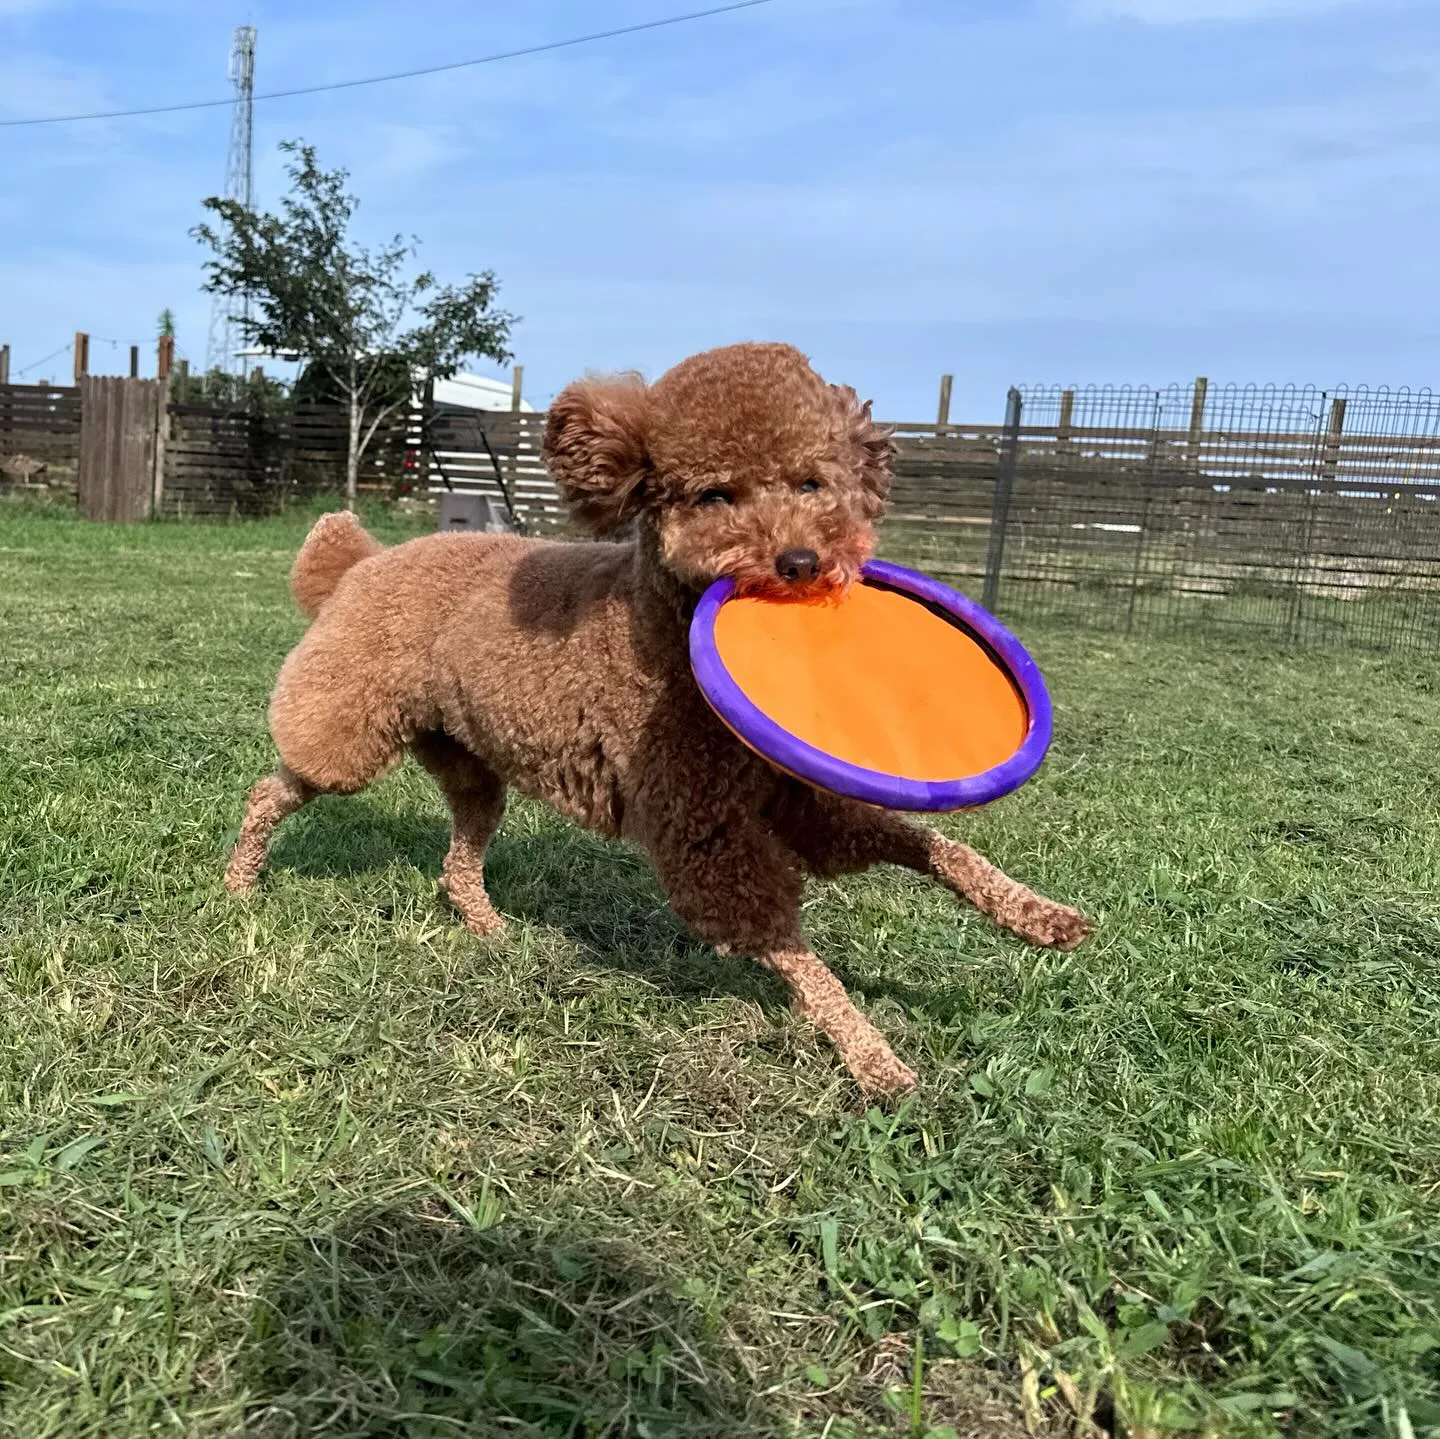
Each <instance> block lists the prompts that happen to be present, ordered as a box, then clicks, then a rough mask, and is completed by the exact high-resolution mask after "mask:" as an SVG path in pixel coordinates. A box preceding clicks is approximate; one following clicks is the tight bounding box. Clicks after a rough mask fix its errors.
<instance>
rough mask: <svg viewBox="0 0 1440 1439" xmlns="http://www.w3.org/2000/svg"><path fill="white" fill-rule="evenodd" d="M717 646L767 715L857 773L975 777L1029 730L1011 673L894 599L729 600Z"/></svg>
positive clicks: (910, 602) (878, 594)
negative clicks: (852, 766) (851, 766)
mask: <svg viewBox="0 0 1440 1439" xmlns="http://www.w3.org/2000/svg"><path fill="white" fill-rule="evenodd" d="M715 647H716V649H717V650H718V651H719V654H720V659H721V661H722V663H723V664H724V666H725V668H726V669H727V670H728V671H729V672H730V676H731V678H732V679H733V680H734V681H735V683H736V684H737V685H739V687H740V688H741V690H743V691H744V693H745V695H746V697H747V698H748V699H749V700H750V702H751V703H752V704H754V705H755V706H756V707H757V708H759V709H760V710H761V711H763V712H764V713H765V714H766V715H767V716H769V718H770V719H772V720H774V722H775V723H776V724H778V725H779V726H780V727H781V728H782V729H784V730H787V731H789V733H790V734H792V735H794V736H795V738H796V739H800V740H804V741H805V743H806V744H809V745H813V746H814V747H815V748H816V749H818V750H823V751H824V752H825V753H826V754H829V755H833V756H834V757H835V758H836V759H839V760H843V761H845V762H846V763H847V764H852V765H858V766H860V767H862V768H864V769H870V770H877V771H879V772H880V773H881V774H888V775H895V776H898V777H900V778H903V779H909V780H922V781H930V782H939V781H946V780H957V779H968V778H971V777H972V776H974V775H978V774H983V773H984V772H985V771H986V770H988V769H993V768H994V767H995V766H996V765H998V764H1001V763H1003V762H1004V761H1005V760H1007V759H1009V758H1010V757H1011V756H1012V755H1013V754H1014V753H1015V752H1016V750H1018V749H1019V748H1020V746H1021V744H1022V743H1023V742H1024V739H1025V732H1026V729H1027V728H1028V725H1029V716H1028V715H1027V713H1026V710H1025V703H1024V701H1023V700H1022V699H1021V697H1020V694H1019V692H1018V691H1017V689H1016V687H1015V685H1014V683H1013V682H1012V680H1011V679H1010V677H1009V675H1007V674H1006V673H1005V671H1004V670H1003V669H1002V668H1001V667H1000V665H999V664H997V663H996V661H995V660H994V659H993V658H992V657H991V656H990V653H989V652H988V651H987V650H986V649H985V648H984V647H983V646H982V645H980V644H979V643H977V641H975V640H974V639H972V638H971V637H970V635H968V634H967V633H966V632H965V631H964V630H963V629H961V628H960V627H959V625H958V624H951V623H949V622H948V621H946V620H945V619H942V618H941V617H940V616H939V615H937V614H935V613H933V612H932V611H931V610H930V609H928V608H927V607H926V606H925V605H924V604H922V603H920V602H918V601H916V600H914V599H910V598H908V597H907V596H905V595H902V594H898V593H896V592H895V591H893V590H887V589H879V588H876V587H875V586H873V585H867V584H858V585H852V586H851V588H850V589H849V590H848V591H847V592H846V594H845V595H844V596H843V597H842V598H841V599H839V600H834V599H830V600H824V601H819V602H816V603H811V604H806V603H797V602H793V601H791V602H788V603H787V602H785V601H776V600H764V599H758V598H746V599H735V600H731V601H730V602H729V603H728V604H725V605H722V606H721V607H720V611H719V613H718V614H717V615H716V617H715Z"/></svg>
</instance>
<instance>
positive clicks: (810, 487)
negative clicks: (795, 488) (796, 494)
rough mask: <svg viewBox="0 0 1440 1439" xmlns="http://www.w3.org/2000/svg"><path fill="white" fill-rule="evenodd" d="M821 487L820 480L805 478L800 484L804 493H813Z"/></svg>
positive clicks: (801, 491)
mask: <svg viewBox="0 0 1440 1439" xmlns="http://www.w3.org/2000/svg"><path fill="white" fill-rule="evenodd" d="M819 488H820V481H819V480H805V481H803V482H802V483H801V485H800V493H801V494H802V495H813V494H814V493H815V492H816V491H817V490H818V489H819Z"/></svg>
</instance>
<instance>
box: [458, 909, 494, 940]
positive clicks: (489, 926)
mask: <svg viewBox="0 0 1440 1439" xmlns="http://www.w3.org/2000/svg"><path fill="white" fill-rule="evenodd" d="M460 918H461V919H462V920H463V921H464V923H465V928H466V929H468V930H469V931H470V933H471V934H473V935H474V936H475V938H476V939H499V938H500V937H501V935H503V934H504V933H505V921H504V920H503V919H501V918H500V916H499V915H498V914H496V913H495V912H494V911H493V910H492V911H491V912H490V913H489V914H462V915H461V916H460Z"/></svg>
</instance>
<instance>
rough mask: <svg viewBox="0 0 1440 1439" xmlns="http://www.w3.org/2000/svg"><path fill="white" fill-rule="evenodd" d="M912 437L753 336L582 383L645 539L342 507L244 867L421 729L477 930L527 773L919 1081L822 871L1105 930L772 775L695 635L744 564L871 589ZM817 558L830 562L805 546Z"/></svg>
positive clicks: (886, 1084) (759, 589)
mask: <svg viewBox="0 0 1440 1439" xmlns="http://www.w3.org/2000/svg"><path fill="white" fill-rule="evenodd" d="M891 455H892V445H891V441H890V437H889V434H888V433H887V432H886V431H885V430H884V429H882V428H881V427H879V426H877V425H876V424H875V423H874V422H873V421H872V420H871V418H870V410H869V406H868V405H862V404H860V402H859V401H858V400H857V398H856V396H855V393H854V391H853V390H849V389H846V388H844V387H840V386H831V385H827V384H826V383H825V382H824V381H823V380H822V379H821V378H820V377H819V376H818V375H817V374H816V373H815V372H814V371H813V370H812V369H811V368H810V367H809V365H808V363H807V362H806V361H805V359H804V357H803V356H802V355H800V354H799V353H797V352H796V351H795V350H792V349H791V348H789V347H788V346H784V345H737V346H732V347H730V348H727V349H721V350H713V351H710V352H708V353H706V354H703V355H698V356H695V357H694V358H692V359H690V360H687V361H685V362H684V363H683V364H681V365H679V366H677V367H676V368H675V369H674V370H671V371H670V372H669V373H668V374H666V375H664V376H663V377H662V378H661V379H660V380H658V381H657V382H656V383H655V384H653V385H649V386H647V385H645V384H644V383H643V382H642V381H640V380H639V379H638V378H634V377H621V378H619V379H599V380H588V381H584V382H581V383H579V384H576V385H572V386H571V387H570V388H569V389H567V390H565V391H564V392H563V393H562V394H561V395H559V396H558V397H557V399H556V401H555V403H554V405H553V407H552V408H551V411H550V416H549V420H548V426H547V432H546V439H545V458H546V462H547V463H548V465H549V467H550V470H551V473H552V474H553V475H554V477H555V480H556V482H557V484H558V485H559V486H560V489H561V492H562V493H563V495H564V496H565V498H566V501H567V502H568V504H569V505H570V507H571V511H572V513H573V515H574V516H575V517H576V518H577V519H578V520H579V521H580V522H581V523H583V524H584V525H586V526H587V527H588V528H589V529H590V530H591V531H592V532H593V533H595V534H597V535H608V534H613V533H616V532H618V531H620V530H623V529H625V528H626V527H627V526H631V527H633V530H634V535H633V537H632V538H631V539H630V540H629V541H628V542H627V543H624V544H615V543H581V544H559V543H547V542H542V541H533V540H522V539H518V538H515V537H512V536H493V535H473V534H469V535H465V534H441V535H431V536H427V537H425V538H423V539H418V540H412V541H410V542H409V543H408V544H404V545H400V546H398V547H396V548H393V549H383V548H381V547H380V546H378V545H377V544H376V543H375V542H374V541H373V540H372V539H370V537H369V536H368V535H366V534H365V533H364V531H363V530H361V529H360V528H359V526H358V525H356V524H355V522H354V520H353V519H352V518H350V517H349V516H327V517H326V518H325V519H323V520H321V521H320V522H319V523H318V524H317V525H316V527H315V528H314V530H312V531H311V534H310V536H309V538H308V539H307V540H306V542H305V545H304V546H303V547H302V549H301V551H300V554H299V556H298V558H297V560H296V564H295V572H294V578H293V585H294V589H295V594H296V598H297V600H299V602H300V603H301V605H302V607H304V608H305V609H306V610H307V611H309V612H312V613H315V614H316V619H315V622H314V624H313V625H312V626H311V627H310V629H309V631H308V632H307V633H306V634H305V636H304V638H303V639H302V640H301V641H300V643H299V644H298V645H297V646H296V648H295V649H294V650H293V651H292V652H291V654H290V656H289V657H288V658H287V659H286V661H285V663H284V665H283V667H282V668H281V671H280V677H279V680H278V682H277V684H276V688H275V693H274V696H273V699H272V701H271V708H270V725H271V731H272V733H273V735H274V737H275V741H276V745H277V747H278V749H279V751H280V756H281V759H282V762H283V763H282V765H281V768H280V769H279V771H277V773H276V774H275V775H273V776H271V777H270V778H269V779H266V780H262V781H261V782H260V783H259V784H258V785H257V786H256V788H255V789H254V790H253V791H252V793H251V796H250V801H249V805H248V808H247V812H246V817H245V822H244V825H243V826H242V830H241V836H240V840H239V843H238V844H237V846H236V849H235V853H234V855H233V857H232V859H231V862H230V866H229V869H228V870H227V873H226V883H227V885H228V886H229V887H230V888H231V889H232V890H234V891H236V892H243V891H246V890H248V889H250V888H252V887H253V885H254V883H255V880H256V877H257V875H258V873H259V871H260V868H261V866H262V864H263V861H264V855H265V850H266V846H267V845H268V843H269V840H270V836H271V834H272V833H273V831H274V829H275V826H276V825H277V824H278V823H279V822H280V820H281V819H283V818H284V817H285V815H286V814H289V813H292V812H293V811H294V810H296V809H298V808H299V807H300V806H301V805H303V804H305V803H306V802H307V801H308V799H310V798H311V797H312V796H313V795H315V794H318V793H336V794H353V793H355V792H356V791H358V790H360V789H363V788H364V787H365V786H366V785H368V784H370V783H371V782H372V781H373V780H375V779H376V778H377V777H378V776H379V775H380V774H382V773H383V772H384V771H385V770H386V769H387V768H389V767H390V766H391V765H393V764H394V763H395V762H396V761H397V760H398V759H399V758H400V756H401V755H402V754H403V752H404V751H405V750H406V748H409V749H410V750H411V751H412V752H413V753H414V754H415V756H416V758H417V759H418V760H419V761H420V763H421V764H423V765H424V766H425V767H426V769H427V770H429V772H430V773H431V774H432V775H433V776H434V778H435V780H436V782H437V783H438V784H439V786H440V789H441V791H442V792H443V793H444V795H445V798H446V800H447V802H448V804H449V806H450V810H451V816H452V822H453V838H452V842H451V848H450V853H449V855H448V856H447V857H446V861H445V870H444V881H445V886H446V889H447V891H448V893H449V895H450V897H451V899H452V901H453V902H454V904H455V906H456V908H457V909H458V910H459V912H460V914H461V915H462V917H463V918H464V920H465V923H466V924H467V925H468V926H469V927H470V929H471V930H473V931H474V932H475V933H476V934H479V935H491V934H494V933H495V932H496V931H497V930H498V929H499V927H500V925H501V920H500V917H499V915H498V914H496V912H495V910H494V908H493V907H492V906H491V903H490V900H489V897H488V895H487V894H486V891H485V884H484V871H483V865H484V855H485V849H486V846H487V844H488V843H489V841H490V838H491V836H492V835H493V834H494V833H495V830H496V828H497V827H498V825H499V823H500V818H501V814H502V811H503V808H504V796H505V790H506V789H507V788H514V789H517V790H519V791H521V792H522V793H524V794H528V795H531V796H533V797H535V798H538V799H543V800H545V801H547V802H549V803H550V804H551V805H553V806H554V807H555V808H556V809H557V810H559V811H560V812H561V813H562V814H565V815H567V816H569V817H570V818H572V819H574V820H576V821H577V822H578V823H580V824H582V825H586V826H588V827H590V828H592V829H595V830H598V831H599V832H600V833H602V834H605V835H608V836H612V837H617V838H618V837H624V838H626V839H629V840H631V841H633V842H635V843H637V844H639V845H641V846H642V847H643V848H644V849H645V850H646V851H647V852H648V853H649V855H650V856H651V858H652V860H653V861H654V864H655V868H656V871H657V873H658V875H659V877H660V880H661V882H662V884H663V885H664V886H665V889H666V892H667V894H668V895H669V898H670V901H671V904H672V906H673V907H674V909H675V911H676V913H677V914H678V915H679V916H680V918H681V919H682V920H683V921H684V922H685V923H686V924H687V925H688V926H689V927H690V928H691V930H692V931H693V932H694V933H695V934H696V935H697V936H698V937H700V938H701V939H703V940H705V941H707V942H708V943H711V944H713V945H715V946H716V947H717V948H719V949H721V950H724V951H735V952H738V953H744V954H748V955H751V956H753V957H754V958H755V959H757V960H758V961H760V963H762V964H764V965H765V966H767V967H768V968H769V969H771V970H773V971H774V972H775V973H776V974H778V975H779V976H780V977H781V978H782V979H783V980H784V981H785V983H786V984H787V985H788V986H789V988H790V991H791V994H792V996H793V998H794V1000H795V1003H796V1006H797V1008H798V1009H799V1010H800V1012H801V1013H802V1014H804V1015H805V1016H806V1017H808V1018H809V1019H810V1020H811V1021H812V1022H813V1023H814V1024H815V1025H816V1026H817V1028H819V1029H820V1030H822V1031H823V1032H824V1033H825V1034H826V1035H828V1036H829V1037H830V1038H831V1040H833V1041H834V1043H835V1046H836V1048H837V1049H838V1050H839V1052H840V1054H841V1057H842V1058H843V1059H844V1061H845V1063H846V1064H847V1066H848V1067H849V1068H850V1070H851V1072H852V1073H853V1074H854V1075H855V1077H856V1079H857V1080H858V1081H859V1083H860V1085H861V1086H862V1087H863V1088H864V1089H865V1090H866V1091H867V1092H869V1093H875V1094H880V1093H893V1092H898V1091H901V1090H904V1089H907V1088H909V1087H911V1086H912V1085H913V1084H914V1082H915V1076H914V1075H913V1074H912V1073H911V1072H910V1070H908V1069H907V1068H906V1067H905V1066H904V1065H903V1064H901V1063H900V1061H899V1060H898V1059H896V1057H895V1056H894V1054H893V1053H892V1052H891V1050H890V1047H889V1046H888V1044H886V1042H885V1040H884V1038H883V1037H882V1036H881V1035H880V1033H879V1032H878V1031H877V1030H876V1029H875V1028H874V1027H873V1026H872V1025H871V1024H870V1022H869V1021H868V1020H867V1019H866V1018H865V1017H864V1016H863V1015H862V1014H860V1013H859V1011H858V1010H856V1008H855V1007H854V1005H853V1004H852V1003H851V1002H850V1000H849V998H848V996H847V995H846V993H845V991H844V989H843V987H842V986H841V984H840V982H839V981H838V980H837V979H836V978H835V976H834V975H833V974H832V973H831V972H830V971H829V970H828V969H827V968H826V967H825V965H824V963H823V962H822V961H821V960H820V959H819V958H818V957H817V956H816V955H815V954H814V953H813V952H812V950H811V949H810V947H809V945H808V944H807V943H806V940H805V937H804V934H803V930H802V927H801V923H800V901H801V892H802V889H803V885H804V882H805V878H806V876H807V875H810V874H819V875H835V874H842V873H848V872H851V871H854V870H860V869H865V868H867V867H869V866H870V865H874V864H880V863H891V864H899V865H906V866H909V867H910V868H912V869H915V870H918V871H920V872H921V873H925V874H930V875H933V876H934V877H935V878H937V879H939V880H940V881H941V882H942V883H943V884H945V885H947V886H948V887H949V888H950V889H951V890H953V891H954V892H955V893H956V894H958V895H961V896H963V897H964V898H965V899H967V900H969V901H970V902H971V903H972V904H974V905H976V906H977V907H978V908H979V909H980V910H981V911H982V912H984V913H985V914H987V915H989V916H990V917H991V918H992V919H994V920H995V921H996V922H998V923H1000V924H1002V925H1006V926H1008V927H1009V928H1011V929H1013V930H1014V931H1015V932H1016V933H1018V934H1020V935H1022V936H1024V937H1025V938H1026V939H1029V940H1032V941H1034V942H1036V943H1040V944H1053V945H1059V946H1062V947H1069V946H1072V945H1074V944H1077V943H1079V941H1080V940H1081V939H1083V938H1084V935H1085V933H1086V931H1087V927H1086V924H1085V921H1084V920H1083V919H1082V918H1081V917H1080V916H1079V915H1078V914H1076V913H1075V911H1073V910H1071V909H1067V908H1066V907H1065V906H1063V905H1059V904H1055V903H1054V902H1053V901H1050V900H1047V899H1043V898H1042V897H1040V896H1039V895H1036V894H1033V893H1032V892H1031V891H1029V890H1027V889H1026V888H1024V886H1022V885H1020V884H1017V883H1016V882H1015V881H1014V880H1012V879H1010V878H1008V877H1007V876H1006V875H1004V874H1002V873H1001V872H1000V871H999V870H998V869H996V868H995V867H994V866H993V865H990V864H989V863H987V862H986V861H985V860H983V859H982V858H981V857H980V856H979V855H977V854H975V853H974V851H972V850H970V849H967V848H966V847H965V846H964V845H961V844H958V843H956V842H954V841H952V840H948V839H945V838H943V837H941V836H940V835H938V834H935V833H934V832H933V831H931V830H929V829H926V828H924V827H923V826H921V825H919V824H916V823H915V822H914V821H912V820H909V819H905V818H903V817H901V816H898V815H892V814H888V813H884V812H879V811H875V810H871V809H868V808H865V807H863V806H861V805H858V804H852V803H850V802H848V801H845V800H840V799H836V798H834V797H833V796H829V795H822V794H819V793H817V792H816V791H813V790H810V789H808V788H807V787H805V786H803V785H801V784H800V783H799V782H797V781H794V780H791V779H789V778H787V777H786V776H784V775H782V774H780V773H779V772H778V771H776V770H774V769H773V768H771V767H770V766H769V765H768V764H766V763H765V762H764V761H763V760H761V759H760V758H759V757H758V756H756V755H754V754H753V753H751V752H750V751H749V750H748V749H746V748H745V747H744V746H742V745H741V744H740V743H739V742H738V741H737V740H736V739H735V738H734V737H733V736H732V735H731V734H730V733H729V732H728V731H727V730H726V729H725V728H724V727H723V726H722V725H721V724H720V723H719V721H718V720H717V719H716V718H715V716H714V715H713V713H712V712H711V710H710V708H709V706H708V705H707V704H706V703H705V701H704V700H703V698H702V697H701V695H700V693H699V691H698V689H697V688H696V686H695V682H694V679H693V677H692V675H691V671H690V664H689V659H688V647H687V634H688V628H689V623H690V618H691V615H692V613H693V610H694V606H695V602H696V599H697V598H698V595H699V594H700V592H701V591H702V590H703V589H704V588H705V586H706V585H708V584H709V583H710V582H711V581H712V580H714V579H715V578H717V577H719V576H721V575H729V576H732V577H734V579H735V580H736V581H737V583H738V584H739V586H740V587H741V588H742V589H743V590H745V591H748V592H752V593H765V594H771V595H785V596H787V597H788V596H807V595H819V594H824V593H826V592H833V591H836V590H839V589H841V588H843V587H844V586H846V585H848V584H850V583H851V582H852V581H853V580H854V579H855V578H856V576H857V575H858V573H859V570H860V566H861V565H862V564H863V563H864V562H865V560H866V559H867V558H868V557H869V555H870V553H871V551H872V549H873V547H874V525H875V521H876V520H877V519H878V518H879V516H880V513H881V510H882V508H883V506H884V502H885V495H886V491H887V489H888V487H889V477H890V462H891ZM795 552H802V556H803V555H804V552H808V557H806V558H804V559H803V562H800V563H796V562H794V561H793V559H790V560H784V561H782V557H785V556H793V554H794V553H795Z"/></svg>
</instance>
